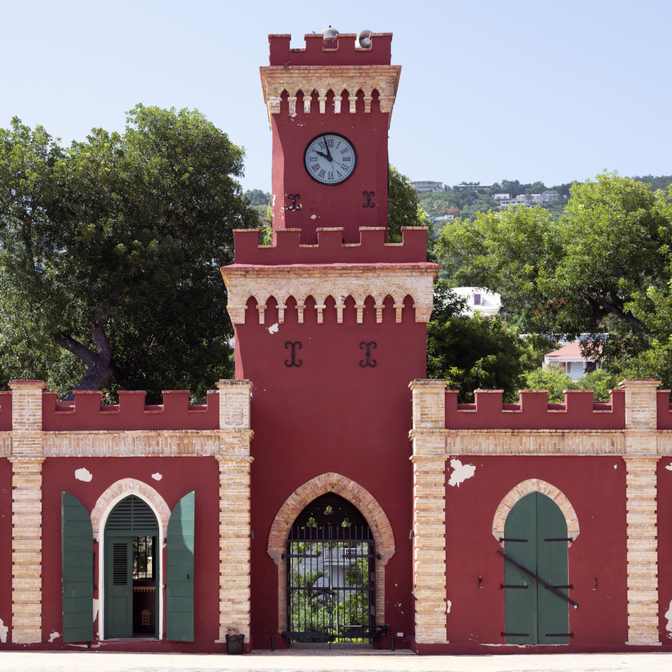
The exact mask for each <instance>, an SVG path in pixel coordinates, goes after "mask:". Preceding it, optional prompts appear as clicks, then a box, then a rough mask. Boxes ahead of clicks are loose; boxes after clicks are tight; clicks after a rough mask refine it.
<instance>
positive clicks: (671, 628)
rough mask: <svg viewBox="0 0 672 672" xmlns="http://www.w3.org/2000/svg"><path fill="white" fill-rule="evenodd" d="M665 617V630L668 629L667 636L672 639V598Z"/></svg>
mask: <svg viewBox="0 0 672 672" xmlns="http://www.w3.org/2000/svg"><path fill="white" fill-rule="evenodd" d="M665 618H666V619H667V625H666V626H665V630H667V636H668V637H669V638H670V639H672V600H670V607H669V609H668V610H667V611H666V612H665Z"/></svg>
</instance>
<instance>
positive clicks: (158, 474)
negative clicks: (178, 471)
mask: <svg viewBox="0 0 672 672" xmlns="http://www.w3.org/2000/svg"><path fill="white" fill-rule="evenodd" d="M152 478H153V479H154V480H155V481H160V480H161V479H162V478H163V476H162V475H161V474H160V473H159V472H158V471H157V472H156V473H155V474H152Z"/></svg>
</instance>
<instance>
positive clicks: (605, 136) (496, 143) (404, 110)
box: [0, 0, 672, 191]
mask: <svg viewBox="0 0 672 672" xmlns="http://www.w3.org/2000/svg"><path fill="white" fill-rule="evenodd" d="M0 16H1V20H2V26H3V28H2V38H1V39H0V126H2V127H7V126H8V125H9V122H10V119H11V118H12V116H14V115H16V116H18V117H20V118H21V119H22V120H23V121H24V123H27V124H29V125H31V126H34V125H35V124H38V123H39V124H42V125H43V126H45V128H46V129H47V131H48V132H49V133H51V134H52V135H54V136H60V137H61V138H62V139H63V142H64V143H66V144H69V143H70V141H71V140H74V139H76V140H83V139H84V138H85V137H86V135H87V133H88V131H89V130H90V129H91V128H93V127H102V128H106V129H108V130H110V131H112V130H122V129H123V126H124V121H125V112H126V111H127V110H130V109H131V108H132V107H134V106H135V104H136V103H143V104H144V105H159V106H161V107H176V108H184V107H187V108H190V109H194V108H196V109H198V110H200V111H201V112H202V113H204V114H205V115H206V116H207V117H208V118H209V119H210V120H211V121H212V122H214V123H215V124H216V125H217V126H219V127H220V128H221V129H223V130H224V131H226V132H227V133H228V134H229V137H230V138H231V140H232V141H233V142H235V143H236V144H238V145H242V146H244V147H245V150H246V154H247V158H246V175H245V178H244V179H243V186H244V188H246V189H252V188H260V189H264V190H266V191H270V186H271V134H270V132H269V130H268V122H267V118H266V110H265V106H264V102H263V98H262V93H261V85H260V83H259V66H260V65H267V64H268V40H267V35H268V34H269V33H291V35H292V45H293V46H297V47H298V46H301V45H302V44H303V35H304V34H305V33H310V32H313V31H315V32H319V31H321V30H322V29H324V28H326V27H327V26H328V25H329V24H331V25H332V26H334V27H335V28H337V29H338V30H339V31H341V32H344V33H346V32H359V31H360V30H363V29H370V30H373V31H374V32H393V33H394V39H393V42H392V62H393V63H394V64H398V65H402V66H403V70H402V75H401V84H400V87H399V92H398V96H397V103H396V105H395V109H394V113H393V118H392V127H391V130H390V160H391V162H392V163H393V164H394V165H395V166H397V168H398V169H399V170H401V171H402V172H403V173H405V174H406V175H408V176H409V177H411V179H431V180H439V181H443V182H445V183H447V184H455V183H457V182H460V181H462V180H466V181H480V182H481V183H483V184H486V183H487V184H489V183H492V182H495V181H500V180H502V179H519V180H521V181H523V182H529V181H533V180H537V179H539V180H542V181H544V182H545V183H546V184H547V186H551V185H553V184H558V183H562V182H569V181H571V180H573V179H579V180H582V179H585V178H587V177H593V176H595V175H596V174H597V173H599V172H601V171H603V170H605V169H606V170H617V171H618V172H619V173H620V174H621V175H628V176H632V175H645V174H653V175H669V174H672V151H671V150H672V114H671V111H672V82H671V81H670V80H671V79H672V67H671V63H672V58H671V51H672V46H671V45H672V40H671V39H670V30H671V27H672V2H669V1H668V0H656V1H653V0H638V2H632V1H625V0H611V1H609V2H607V1H606V0H582V1H579V0H559V1H557V2H539V1H538V0H537V1H535V2H532V1H528V0H521V1H516V0H512V1H511V2H501V1H495V0H481V1H479V2H467V1H464V0H463V1H460V2H458V1H456V0H443V1H441V0H429V1H425V2H423V1H422V0H420V1H418V2H408V1H405V2H401V1H400V0H390V1H387V2H386V1H379V0H340V1H339V2H332V3H327V2H315V1H313V2H309V1H308V0H303V1H298V0H284V1H282V2H270V1H268V0H267V1H261V0H247V1H246V0H239V1H235V2H234V1H231V0H191V2H184V1H182V2H175V1H174V0H162V1H160V2H159V1H158V0H133V1H132V2H131V1H129V0H116V1H115V2H99V1H97V0H87V1H86V2H85V1H84V0H60V1H56V0H22V2H12V3H9V2H7V3H4V7H3V9H2V14H1V15H0Z"/></svg>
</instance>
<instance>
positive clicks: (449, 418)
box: [446, 390, 625, 430]
mask: <svg viewBox="0 0 672 672" xmlns="http://www.w3.org/2000/svg"><path fill="white" fill-rule="evenodd" d="M457 395H458V393H457V391H456V390H448V391H446V428H447V429H476V430H490V429H531V430H537V429H539V430H542V429H553V430H564V429H586V430H592V429H607V430H622V429H625V391H624V390H612V391H611V395H610V400H609V403H608V404H607V403H603V402H599V401H595V400H594V398H593V391H592V390H566V391H565V401H564V403H562V404H549V403H548V392H547V391H546V390H521V391H520V392H519V394H518V403H517V404H505V403H503V401H502V397H503V391H502V390H476V392H475V394H474V402H475V403H473V404H459V403H458V401H457Z"/></svg>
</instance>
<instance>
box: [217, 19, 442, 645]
mask: <svg viewBox="0 0 672 672" xmlns="http://www.w3.org/2000/svg"><path fill="white" fill-rule="evenodd" d="M269 41H270V65H269V66H267V67H263V68H261V79H262V84H263V91H264V98H265V101H266V106H267V109H268V114H269V119H270V124H271V130H272V133H273V244H272V245H259V232H258V231H251V230H245V231H236V232H235V263H234V264H233V265H231V266H227V267H224V268H222V275H223V277H224V281H225V283H226V287H227V293H228V312H229V315H230V317H231V321H232V323H233V325H234V330H235V343H236V378H238V379H247V380H250V381H251V382H252V385H253V393H252V401H251V418H252V420H251V426H252V430H253V432H254V438H253V440H252V444H251V457H252V459H253V463H252V465H251V470H250V474H251V476H250V478H251V489H250V501H251V521H252V531H253V538H252V539H251V540H249V542H248V541H246V543H245V548H243V547H242V546H241V547H240V548H239V547H237V548H236V549H231V550H230V552H231V553H236V552H249V553H250V558H251V614H252V625H251V640H252V641H251V645H252V646H253V647H254V648H257V649H266V648H271V646H275V647H277V648H280V647H285V646H290V645H291V642H292V641H297V640H298V641H304V640H306V639H309V640H310V639H313V640H314V639H315V638H316V636H317V635H316V632H317V631H316V629H315V628H316V627H317V626H315V624H314V622H313V621H310V619H309V618H308V615H309V612H310V609H309V608H308V606H307V604H306V603H305V599H307V597H310V595H309V594H308V593H306V592H305V585H304V583H305V581H307V580H308V578H307V577H306V576H304V578H303V579H302V580H298V579H297V580H296V581H295V579H296V576H297V572H299V571H301V568H303V570H306V568H307V567H308V565H307V564H306V562H308V561H305V562H304V560H302V559H301V558H303V556H301V558H299V559H296V558H297V557H298V556H297V554H296V552H294V551H292V550H291V548H290V544H291V543H292V539H294V536H293V535H296V534H305V533H306V530H307V529H308V530H311V529H312V527H315V526H314V525H313V526H312V527H311V521H314V520H315V518H314V516H317V518H318V519H319V520H320V521H321V522H320V523H319V525H320V526H323V524H324V525H326V527H324V526H323V527H319V529H322V530H323V531H324V530H329V534H332V533H333V534H336V533H338V534H340V532H339V530H341V531H342V528H343V527H348V526H349V525H350V523H351V522H352V521H353V520H359V521H361V522H362V524H363V525H364V527H365V528H366V534H370V535H371V536H370V539H369V538H368V537H367V539H368V540H367V541H366V544H369V543H370V544H372V545H371V546H370V550H369V551H367V552H366V554H365V556H366V557H365V558H363V561H365V564H366V563H368V564H366V566H367V567H368V572H365V573H364V574H363V575H362V576H363V579H362V580H363V581H364V585H363V586H360V587H359V588H358V590H359V592H358V593H357V595H358V596H359V597H358V598H356V599H355V597H353V595H355V593H354V592H352V591H353V590H354V589H351V588H348V590H349V591H350V592H349V593H347V596H346V597H342V599H341V598H338V599H336V598H334V599H335V600H336V601H335V603H334V604H346V602H347V604H354V603H355V602H357V599H360V598H361V601H360V602H357V603H358V604H360V605H361V604H364V605H366V607H365V608H363V609H364V612H363V613H359V612H358V614H354V613H351V614H350V615H348V616H347V617H346V616H343V614H341V615H340V616H339V615H338V614H339V613H340V612H339V611H338V610H337V609H336V608H335V607H334V608H333V609H334V610H332V612H330V613H331V618H332V619H333V618H336V621H337V623H336V625H334V624H333V623H331V624H330V625H329V628H331V629H329V628H327V630H328V633H327V634H324V632H326V631H324V632H323V630H324V627H326V626H324V624H321V625H320V628H318V630H319V632H320V633H322V634H321V635H320V636H322V637H324V636H326V637H332V636H333V637H336V638H337V639H346V640H347V639H348V638H351V639H352V638H355V639H358V640H361V639H367V640H370V641H371V642H373V644H374V646H383V647H389V646H390V645H391V641H390V639H389V636H390V635H394V636H395V638H396V639H395V645H396V647H397V648H407V647H409V646H410V645H411V640H412V633H413V629H414V621H413V602H414V597H413V592H412V591H413V563H412V546H411V544H412V542H411V540H410V539H409V530H411V529H412V526H413V513H412V512H413V474H412V465H411V462H410V457H411V444H410V442H409V431H410V430H411V427H412V418H411V416H412V406H411V401H412V400H411V391H410V389H409V383H410V382H411V381H412V380H414V379H418V378H424V377H425V375H426V366H425V360H426V326H427V322H428V320H429V317H430V314H431V311H432V305H433V304H432V298H433V293H432V288H433V281H434V278H435V276H436V273H437V271H438V267H437V266H436V264H432V263H428V262H427V257H426V247H427V230H426V229H424V228H406V229H403V230H402V237H403V242H402V243H388V242H387V240H386V235H387V184H388V153H387V133H388V126H389V123H390V116H391V113H392V105H393V103H394V98H395V94H396V90H397V84H398V80H399V75H400V67H398V66H393V65H390V47H391V41H392V35H391V34H389V33H374V34H371V33H368V31H366V32H365V33H363V34H360V37H359V38H357V37H356V35H354V34H338V33H336V31H325V34H324V35H320V34H312V35H307V36H306V46H305V48H302V49H290V36H289V35H271V36H270V37H269ZM234 448H235V447H232V451H233V452H235V449H234ZM241 459H242V458H241ZM241 493H242V491H241ZM232 496H233V494H232ZM241 496H243V495H242V494H241ZM325 497H326V498H327V499H326V500H324V499H323V498H325ZM311 507H317V508H316V509H315V511H313V509H311ZM348 507H349V509H348ZM346 509H348V510H349V511H350V513H349V514H348V515H347V516H346V517H343V516H344V514H342V513H341V514H338V512H339V511H341V510H342V511H345V510H346ZM329 512H333V513H334V515H335V516H337V514H338V515H341V518H340V519H339V520H338V521H336V518H334V519H333V521H336V522H335V523H334V522H333V521H332V523H329V520H332V519H327V518H325V516H327V515H328V514H329ZM297 521H298V522H297ZM325 521H326V523H325ZM354 527H357V525H354ZM354 527H353V530H350V532H348V533H352V534H360V533H361V534H364V532H361V530H360V531H359V532H355V531H354ZM315 529H316V530H317V529H318V528H315ZM362 529H363V528H362ZM311 534H312V532H311ZM330 538H331V537H330ZM339 538H340V537H339ZM358 539H360V540H361V539H363V537H358ZM238 541H239V542H240V543H241V544H242V540H238ZM314 543H315V544H317V543H318V540H317V539H316V540H315V542H314ZM320 543H322V540H321V541H320ZM324 543H327V542H324ZM328 543H329V544H331V545H328V546H326V547H325V548H327V549H328V550H329V553H332V551H333V550H334V548H335V547H334V545H333V543H332V542H331V541H330V542H328ZM349 543H350V542H349ZM352 543H354V544H355V545H354V546H351V547H350V551H349V553H351V554H352V553H353V552H356V553H359V552H360V550H361V548H363V546H361V545H358V544H359V542H356V543H355V542H352ZM362 543H364V542H362ZM374 547H375V549H374ZM315 548H317V547H315ZM353 549H355V550H353ZM356 549H360V550H356ZM227 552H228V551H227ZM325 554H326V551H325V553H322V552H320V553H319V554H318V553H317V552H316V553H314V554H313V556H314V557H316V558H321V559H320V560H319V561H318V560H315V562H316V563H317V562H323V559H324V558H325V557H326V555H325ZM332 555H333V553H332ZM306 557H307V556H306ZM348 557H350V556H348ZM310 562H312V560H311V561H310ZM334 562H335V561H334ZM343 562H345V560H343ZM348 562H351V564H352V562H354V561H348ZM292 563H298V564H292ZM302 563H303V564H302ZM337 564H338V563H336V564H333V563H332V565H330V566H329V567H326V566H325V567H323V568H322V569H321V570H320V571H323V574H322V578H323V582H324V581H327V580H329V581H331V588H330V590H332V589H333V591H335V592H333V595H332V597H334V596H335V595H336V594H337V593H338V590H341V588H339V585H340V584H339V581H341V582H342V581H343V579H342V578H341V579H337V573H338V572H337V570H338V567H337V566H336V565H337ZM346 564H347V563H346ZM348 566H350V565H348ZM353 566H354V565H353ZM314 569H317V567H315V568H314ZM329 577H331V578H329ZM313 578H314V577H313ZM311 580H312V579H311ZM297 581H298V584H297V585H294V583H296V582H297ZM302 581H303V582H304V583H302ZM242 588H244V586H241V589H242ZM330 594H332V593H330ZM318 598H319V595H318V596H317V597H315V600H313V603H311V604H313V606H312V607H311V608H314V609H316V610H317V611H319V613H320V614H322V615H323V616H324V614H325V613H326V611H325V608H323V607H322V606H321V602H320V599H318ZM311 599H312V598H311ZM297 605H299V606H298V607H297ZM301 605H303V606H301ZM339 609H340V607H339ZM337 612H338V613H337ZM360 612H361V609H360ZM334 613H336V616H335V617H334ZM339 618H340V619H341V620H340V621H339V620H338V619H339ZM343 618H346V620H345V621H343V620H342V619H343ZM308 621H310V622H308ZM338 622H340V625H338ZM334 628H335V629H334ZM334 633H335V634H334ZM357 633H359V634H357Z"/></svg>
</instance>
